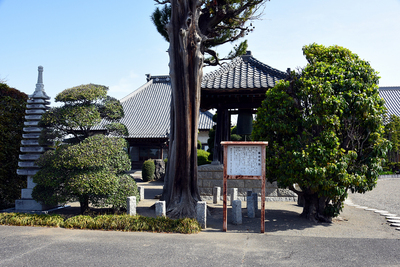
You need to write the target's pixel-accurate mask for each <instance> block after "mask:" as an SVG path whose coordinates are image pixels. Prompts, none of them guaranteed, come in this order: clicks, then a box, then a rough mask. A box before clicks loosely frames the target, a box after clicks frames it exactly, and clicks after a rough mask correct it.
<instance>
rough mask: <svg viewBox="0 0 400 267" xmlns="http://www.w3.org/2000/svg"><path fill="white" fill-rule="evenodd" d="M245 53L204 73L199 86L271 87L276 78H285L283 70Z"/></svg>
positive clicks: (226, 87)
mask: <svg viewBox="0 0 400 267" xmlns="http://www.w3.org/2000/svg"><path fill="white" fill-rule="evenodd" d="M247 53H248V54H247V55H244V56H241V57H237V58H235V59H233V60H232V61H231V62H230V63H227V64H224V65H223V66H222V67H221V68H219V69H218V70H216V71H213V72H210V73H208V74H206V75H204V77H203V81H202V84H201V87H202V88H203V89H228V90H229V89H258V88H271V87H274V86H275V83H276V82H277V81H278V80H281V79H284V78H286V75H287V74H286V73H285V72H282V71H280V70H277V69H274V68H272V67H270V66H268V65H266V64H264V63H262V62H260V61H258V60H257V59H255V58H254V57H253V56H252V55H251V52H247Z"/></svg>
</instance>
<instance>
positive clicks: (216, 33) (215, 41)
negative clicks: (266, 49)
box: [151, 0, 268, 66]
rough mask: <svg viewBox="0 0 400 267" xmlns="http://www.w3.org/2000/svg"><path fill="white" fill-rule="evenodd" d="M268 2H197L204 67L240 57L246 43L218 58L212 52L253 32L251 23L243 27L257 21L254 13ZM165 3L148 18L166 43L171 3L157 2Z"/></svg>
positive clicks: (251, 0)
mask: <svg viewBox="0 0 400 267" xmlns="http://www.w3.org/2000/svg"><path fill="white" fill-rule="evenodd" d="M267 1H268V0H246V1H238V0H229V1H226V0H223V1H221V0H202V1H199V3H200V4H201V6H200V10H201V12H200V16H199V18H198V26H199V30H200V32H201V34H202V35H204V36H206V37H207V38H206V39H205V40H204V42H203V48H202V50H203V51H202V52H203V53H206V54H208V55H209V57H207V58H205V60H204V63H205V64H206V65H211V66H215V65H219V64H220V63H221V61H223V60H230V59H233V58H235V57H237V56H240V55H243V54H245V53H246V50H247V40H245V41H243V42H241V43H240V44H238V45H235V47H234V48H233V50H232V51H231V52H230V53H229V54H228V55H227V56H225V57H220V56H219V55H218V53H216V52H215V50H214V49H215V47H217V46H219V45H222V44H225V43H231V42H234V41H237V40H239V39H240V38H242V37H244V36H245V35H247V34H248V33H249V32H252V31H253V30H254V28H255V27H254V26H253V24H251V23H250V24H249V25H247V26H246V22H247V21H249V20H253V19H257V18H258V15H257V12H258V11H259V9H260V8H261V7H262V4H263V3H265V2H267ZM155 2H157V3H167V4H165V5H164V6H163V7H162V8H159V7H157V8H156V10H155V11H154V13H153V14H152V16H151V20H152V21H153V23H154V25H155V26H156V28H157V31H158V32H159V33H160V34H161V35H162V36H163V37H164V39H165V40H166V41H167V42H169V41H170V38H169V35H168V30H167V25H168V23H170V21H171V14H172V12H171V11H172V9H171V5H170V3H171V1H158V0H155Z"/></svg>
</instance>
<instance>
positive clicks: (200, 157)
mask: <svg viewBox="0 0 400 267" xmlns="http://www.w3.org/2000/svg"><path fill="white" fill-rule="evenodd" d="M209 155H210V153H209V152H207V151H205V150H202V149H197V165H198V166H200V165H204V164H210V163H211V161H210V160H208V156H209Z"/></svg>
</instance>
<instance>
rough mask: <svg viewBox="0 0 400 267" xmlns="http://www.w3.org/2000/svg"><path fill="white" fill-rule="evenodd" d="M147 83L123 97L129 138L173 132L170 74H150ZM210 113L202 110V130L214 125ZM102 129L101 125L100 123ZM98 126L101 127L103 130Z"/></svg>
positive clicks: (150, 136) (200, 122) (158, 135)
mask: <svg viewBox="0 0 400 267" xmlns="http://www.w3.org/2000/svg"><path fill="white" fill-rule="evenodd" d="M147 80H148V82H147V83H146V84H144V85H143V86H142V87H140V88H139V89H137V90H135V91H134V92H133V93H131V94H130V95H128V96H126V97H124V98H123V99H121V100H120V101H121V104H122V106H123V108H124V112H125V117H124V118H123V119H121V123H123V124H125V125H126V127H127V128H128V132H129V136H128V138H168V135H169V132H170V104H171V81H170V78H169V77H168V76H154V77H150V76H148V79H147ZM212 116H213V115H212V114H211V113H210V112H208V111H207V112H200V118H199V130H209V129H211V128H212V126H213V125H214V122H213V121H212ZM100 128H102V127H101V126H100ZM100 128H98V129H100Z"/></svg>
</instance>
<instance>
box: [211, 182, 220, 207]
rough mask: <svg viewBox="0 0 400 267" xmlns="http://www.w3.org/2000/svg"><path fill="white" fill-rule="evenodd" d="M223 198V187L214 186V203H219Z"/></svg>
mask: <svg viewBox="0 0 400 267" xmlns="http://www.w3.org/2000/svg"><path fill="white" fill-rule="evenodd" d="M220 199H221V187H219V186H214V188H213V204H218V203H219V201H220Z"/></svg>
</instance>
